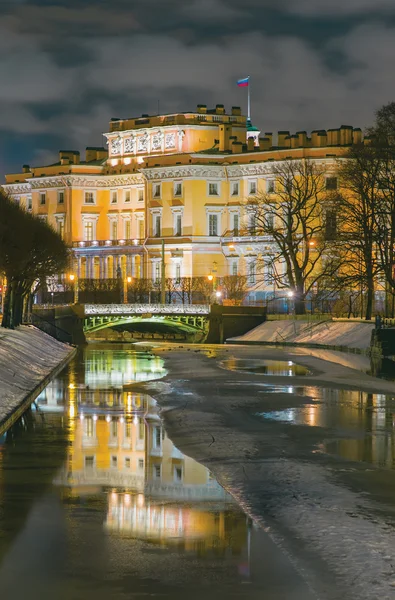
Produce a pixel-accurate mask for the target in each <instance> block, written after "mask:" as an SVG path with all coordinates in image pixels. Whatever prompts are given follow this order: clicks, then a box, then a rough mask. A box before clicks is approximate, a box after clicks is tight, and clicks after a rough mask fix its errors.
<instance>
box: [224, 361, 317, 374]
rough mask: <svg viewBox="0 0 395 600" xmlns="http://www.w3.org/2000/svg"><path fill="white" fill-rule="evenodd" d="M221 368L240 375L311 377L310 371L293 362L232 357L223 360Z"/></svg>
mask: <svg viewBox="0 0 395 600" xmlns="http://www.w3.org/2000/svg"><path fill="white" fill-rule="evenodd" d="M220 367H222V368H223V369H228V370H229V371H238V372H240V373H252V374H255V375H277V376H285V377H304V376H305V375H309V374H310V371H309V370H308V369H306V367H303V366H302V365H298V364H296V363H294V362H293V361H292V360H289V361H285V360H266V359H265V360H254V359H244V358H234V357H231V358H229V359H227V360H223V361H222V362H221V363H220Z"/></svg>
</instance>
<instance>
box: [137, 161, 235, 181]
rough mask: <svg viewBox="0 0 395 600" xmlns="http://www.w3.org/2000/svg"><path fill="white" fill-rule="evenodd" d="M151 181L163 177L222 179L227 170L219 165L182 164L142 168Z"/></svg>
mask: <svg viewBox="0 0 395 600" xmlns="http://www.w3.org/2000/svg"><path fill="white" fill-rule="evenodd" d="M141 172H142V173H143V174H144V175H145V177H146V178H147V179H148V180H149V181H153V180H163V179H186V178H190V179H206V178H209V179H222V178H225V170H224V168H223V167H221V166H218V165H182V166H174V167H155V168H146V169H141Z"/></svg>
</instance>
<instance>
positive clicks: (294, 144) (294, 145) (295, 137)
mask: <svg viewBox="0 0 395 600" xmlns="http://www.w3.org/2000/svg"><path fill="white" fill-rule="evenodd" d="M291 148H299V136H298V135H291Z"/></svg>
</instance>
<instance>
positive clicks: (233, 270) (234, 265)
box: [232, 262, 237, 277]
mask: <svg viewBox="0 0 395 600" xmlns="http://www.w3.org/2000/svg"><path fill="white" fill-rule="evenodd" d="M232 275H233V277H235V276H236V275H237V262H233V263H232Z"/></svg>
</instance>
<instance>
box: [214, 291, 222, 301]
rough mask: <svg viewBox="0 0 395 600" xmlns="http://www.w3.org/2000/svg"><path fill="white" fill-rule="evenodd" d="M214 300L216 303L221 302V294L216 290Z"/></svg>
mask: <svg viewBox="0 0 395 600" xmlns="http://www.w3.org/2000/svg"><path fill="white" fill-rule="evenodd" d="M215 298H216V300H217V302H219V301H220V300H221V298H222V292H220V291H219V290H217V291H216V292H215Z"/></svg>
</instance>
